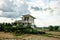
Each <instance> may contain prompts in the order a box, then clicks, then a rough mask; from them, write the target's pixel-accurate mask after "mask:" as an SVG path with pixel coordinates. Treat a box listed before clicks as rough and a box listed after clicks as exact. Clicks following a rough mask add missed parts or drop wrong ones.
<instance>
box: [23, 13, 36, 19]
mask: <svg viewBox="0 0 60 40" xmlns="http://www.w3.org/2000/svg"><path fill="white" fill-rule="evenodd" d="M27 16H30V17H32V18H34V19H36V18H35V17H33V16H32V15H30V14H27V15H23V17H27Z"/></svg>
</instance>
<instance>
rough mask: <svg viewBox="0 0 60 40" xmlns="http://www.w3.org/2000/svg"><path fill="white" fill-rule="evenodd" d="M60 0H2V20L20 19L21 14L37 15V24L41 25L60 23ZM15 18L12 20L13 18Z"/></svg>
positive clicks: (0, 16) (0, 12)
mask: <svg viewBox="0 0 60 40" xmlns="http://www.w3.org/2000/svg"><path fill="white" fill-rule="evenodd" d="M59 10H60V0H0V20H2V19H3V21H1V22H5V20H6V19H8V20H7V21H6V22H11V21H14V20H17V19H20V16H21V15H26V14H31V15H32V16H34V17H36V19H35V24H36V25H37V26H38V27H40V26H49V25H60V19H59V18H60V11H59ZM12 18H13V19H14V20H11V19H12Z"/></svg>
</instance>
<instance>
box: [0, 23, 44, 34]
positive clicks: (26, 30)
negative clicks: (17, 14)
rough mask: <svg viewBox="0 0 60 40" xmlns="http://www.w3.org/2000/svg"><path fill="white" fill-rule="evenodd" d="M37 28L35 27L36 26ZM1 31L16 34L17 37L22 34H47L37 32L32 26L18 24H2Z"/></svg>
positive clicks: (0, 25)
mask: <svg viewBox="0 0 60 40" xmlns="http://www.w3.org/2000/svg"><path fill="white" fill-rule="evenodd" d="M34 26H35V25H34ZM0 31H4V32H12V33H15V34H16V35H17V34H18V35H20V34H45V32H40V31H37V30H36V26H35V28H32V27H31V24H29V23H28V24H23V23H21V24H18V25H17V24H16V23H12V24H10V23H2V24H0Z"/></svg>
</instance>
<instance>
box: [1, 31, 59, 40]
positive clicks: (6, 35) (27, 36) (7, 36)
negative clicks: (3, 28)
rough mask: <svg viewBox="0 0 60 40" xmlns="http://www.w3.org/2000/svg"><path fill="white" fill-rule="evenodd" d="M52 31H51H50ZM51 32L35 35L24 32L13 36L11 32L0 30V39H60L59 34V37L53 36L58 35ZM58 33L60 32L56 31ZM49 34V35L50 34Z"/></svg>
mask: <svg viewBox="0 0 60 40" xmlns="http://www.w3.org/2000/svg"><path fill="white" fill-rule="evenodd" d="M51 33H53V32H51ZM51 33H47V34H44V35H39V34H38V35H36V34H24V35H20V36H15V35H14V34H12V33H4V32H0V38H2V39H20V40H60V36H59V37H55V36H56V35H57V36H58V34H56V35H55V34H54V33H53V34H51ZM58 33H60V32H58ZM50 35H51V36H50Z"/></svg>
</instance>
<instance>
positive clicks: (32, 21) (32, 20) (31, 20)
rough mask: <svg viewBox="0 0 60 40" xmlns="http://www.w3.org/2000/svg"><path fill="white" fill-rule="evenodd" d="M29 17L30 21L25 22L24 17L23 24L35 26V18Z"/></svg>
mask: <svg viewBox="0 0 60 40" xmlns="http://www.w3.org/2000/svg"><path fill="white" fill-rule="evenodd" d="M28 17H29V20H24V17H22V21H23V23H31V24H32V25H34V18H32V17H30V16H28Z"/></svg>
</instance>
